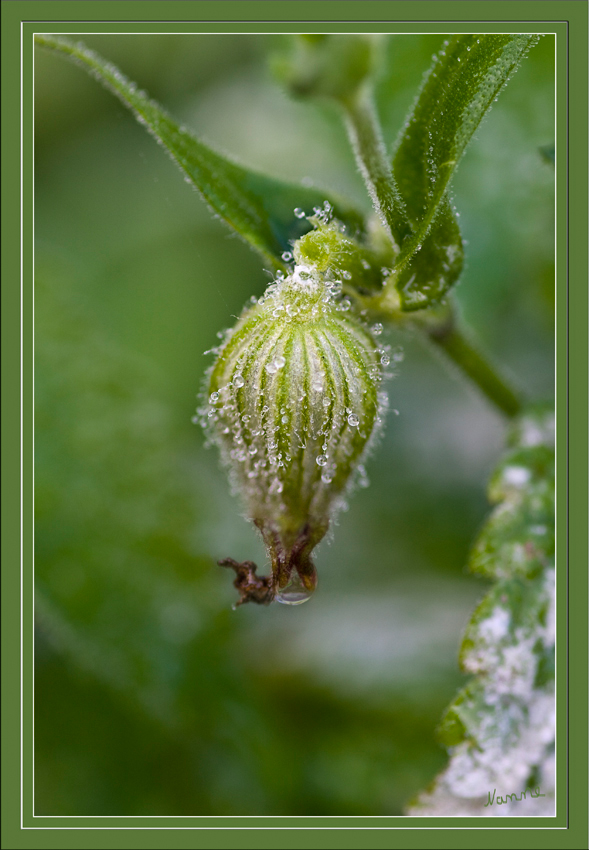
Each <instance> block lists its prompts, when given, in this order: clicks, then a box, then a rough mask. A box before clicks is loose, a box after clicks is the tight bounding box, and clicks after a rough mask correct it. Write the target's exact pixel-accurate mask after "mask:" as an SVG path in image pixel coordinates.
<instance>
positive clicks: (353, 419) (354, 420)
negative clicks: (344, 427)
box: [348, 413, 360, 428]
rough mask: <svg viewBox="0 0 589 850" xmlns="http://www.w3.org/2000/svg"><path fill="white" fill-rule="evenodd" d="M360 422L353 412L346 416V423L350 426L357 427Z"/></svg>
mask: <svg viewBox="0 0 589 850" xmlns="http://www.w3.org/2000/svg"><path fill="white" fill-rule="evenodd" d="M359 424H360V419H359V418H358V416H356V414H355V413H350V415H349V416H348V425H351V426H352V428H357V427H358V425H359Z"/></svg>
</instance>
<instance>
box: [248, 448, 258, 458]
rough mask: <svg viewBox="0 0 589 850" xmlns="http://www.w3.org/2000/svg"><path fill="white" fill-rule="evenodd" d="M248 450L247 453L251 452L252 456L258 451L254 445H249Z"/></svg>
mask: <svg viewBox="0 0 589 850" xmlns="http://www.w3.org/2000/svg"><path fill="white" fill-rule="evenodd" d="M248 451H249V453H250V454H251V456H252V457H253V456H254V455H257V453H258V449H257V448H256V446H250V447H249V449H248Z"/></svg>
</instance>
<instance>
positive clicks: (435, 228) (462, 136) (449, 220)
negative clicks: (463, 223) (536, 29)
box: [393, 34, 539, 310]
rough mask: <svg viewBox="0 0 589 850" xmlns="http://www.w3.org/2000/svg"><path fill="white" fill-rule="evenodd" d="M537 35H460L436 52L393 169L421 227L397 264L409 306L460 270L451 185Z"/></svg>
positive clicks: (424, 300) (440, 289)
mask: <svg viewBox="0 0 589 850" xmlns="http://www.w3.org/2000/svg"><path fill="white" fill-rule="evenodd" d="M538 39H539V36H537V35H528V34H520V35H505V34H501V35H481V34H479V35H477V34H474V35H455V36H453V37H452V38H451V39H450V40H449V41H447V42H445V43H444V46H443V48H442V50H441V52H440V55H439V56H438V57H434V64H433V66H432V68H431V69H430V72H429V75H428V77H427V79H426V81H425V83H424V85H423V88H422V90H421V93H420V95H419V98H418V100H417V103H416V105H415V108H414V110H413V113H412V114H411V115H410V116H409V118H408V120H407V122H406V124H405V130H404V132H403V134H402V136H401V140H400V143H399V145H398V147H397V150H396V153H395V155H394V158H393V174H394V177H395V180H396V182H397V185H398V188H399V191H400V193H401V197H402V198H403V201H404V204H405V209H406V213H407V216H408V219H409V222H410V223H411V226H412V228H413V231H414V235H413V236H412V237H410V238H408V239H407V240H406V241H405V243H404V245H403V246H402V250H401V253H400V255H399V257H398V259H397V263H396V267H395V271H396V273H397V280H396V286H397V288H398V290H399V294H400V296H401V302H402V304H403V306H404V308H405V309H409V310H411V309H418V308H421V307H424V306H427V305H428V303H430V302H431V301H435V300H437V299H439V298H440V297H441V296H442V295H443V294H444V293H445V292H446V291H447V290H448V288H449V287H450V286H451V285H452V283H454V282H455V280H456V279H457V277H458V275H459V274H460V270H461V267H462V240H461V239H460V232H459V229H458V225H457V223H456V221H455V218H454V214H453V212H452V210H451V207H450V204H449V201H448V196H447V192H448V187H449V184H450V181H451V179H452V176H453V174H454V172H455V170H456V167H457V165H458V163H459V161H460V159H461V157H462V155H463V153H464V151H465V149H466V146H467V145H468V143H469V141H470V140H471V138H472V136H473V134H474V132H475V131H476V129H477V127H478V126H479V124H480V122H481V120H482V118H483V116H484V115H485V114H486V112H487V111H488V110H489V108H490V107H491V105H492V104H493V102H494V101H495V100H496V98H497V95H498V94H499V92H500V91H501V89H502V88H503V87H504V86H505V85H506V83H507V82H508V80H509V79H510V77H511V75H512V74H513V73H514V71H515V70H516V69H517V66H518V65H519V63H520V62H521V60H522V58H523V57H524V56H525V54H526V53H527V51H528V50H529V49H530V47H532V46H533V45H534V44H536V42H537V41H538ZM419 248H421V255H420V256H417V255H416V252H417V251H418V249H419ZM448 252H449V253H448ZM445 253H446V258H445V259H444V254H445ZM448 259H450V262H448ZM440 262H441V265H440ZM444 264H445V265H448V266H449V268H447V269H446V268H444Z"/></svg>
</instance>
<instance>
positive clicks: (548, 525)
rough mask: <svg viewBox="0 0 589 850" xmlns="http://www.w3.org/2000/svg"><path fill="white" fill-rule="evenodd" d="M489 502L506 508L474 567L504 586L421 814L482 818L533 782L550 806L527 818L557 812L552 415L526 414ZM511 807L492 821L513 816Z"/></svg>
mask: <svg viewBox="0 0 589 850" xmlns="http://www.w3.org/2000/svg"><path fill="white" fill-rule="evenodd" d="M489 496H490V498H491V500H492V501H494V502H498V503H499V504H498V505H497V506H496V508H495V509H494V511H493V513H492V514H491V516H490V518H489V520H488V521H487V523H486V525H485V527H484V528H483V530H482V532H481V534H480V537H479V539H478V541H477V543H476V545H475V547H474V549H473V552H472V555H471V559H470V569H471V570H472V571H473V572H477V573H482V574H483V575H485V576H489V577H492V578H494V579H496V583H495V584H494V585H493V587H492V588H491V590H490V591H489V592H488V593H487V595H486V596H485V597H484V598H483V600H482V602H481V603H480V604H479V605H478V607H477V608H476V610H475V612H474V614H473V615H472V618H471V620H470V623H469V624H468V626H467V629H466V633H465V635H464V640H463V642H462V647H461V651H460V661H461V666H462V669H463V670H464V672H465V673H471V674H474V675H475V676H476V678H475V679H473V680H472V681H471V682H469V684H468V685H467V686H466V687H465V688H464V689H463V690H462V691H460V693H459V694H458V696H457V697H456V699H455V700H454V701H453V702H452V704H451V705H450V707H449V709H448V711H447V712H446V715H445V716H444V718H443V720H442V722H441V725H440V727H439V737H440V740H441V741H442V742H443V743H444V744H445V745H446V746H447V747H449V748H451V749H450V756H451V757H450V762H449V764H448V766H447V768H446V769H445V770H444V772H443V773H442V774H441V775H440V776H439V777H438V779H437V781H436V784H435V785H434V787H433V789H432V790H431V791H430V792H428V793H426V794H424V795H422V797H421V798H420V800H419V801H418V802H417V804H416V805H415V807H414V809H413V810H412V813H413V814H428V815H434V814H440V815H458V814H469V813H470V814H483V813H484V807H485V803H486V800H487V793H491V792H492V790H493V788H496V789H502V792H503V791H508V793H516V794H518V795H519V793H520V792H521V791H522V790H525V788H526V787H530V783H531V782H532V777H535V781H536V784H538V785H541V786H542V791H543V792H545V797H544V801H543V802H542V801H541V800H540V802H539V803H538V804H534V805H537V806H538V809H537V810H535V811H533V812H530V810H529V809H525V810H523V811H522V812H521V814H530V813H532V814H551V813H552V809H553V806H554V781H555V777H554V762H553V754H554V734H555V727H554V638H555V635H554V617H555V610H554V605H555V575H554V412H553V411H552V410H549V411H546V410H542V409H540V410H531V411H527V412H526V414H525V415H523V416H522V417H520V419H519V420H518V421H517V423H516V425H515V427H514V431H513V434H512V437H511V449H510V450H509V451H508V452H507V454H506V456H505V457H504V458H503V461H502V462H501V464H500V465H499V467H498V469H497V471H496V472H495V474H494V475H493V477H492V479H491V484H490V487H489ZM506 784H508V785H509V788H506V787H505V786H506ZM520 802H521V801H520ZM509 806H510V808H509V810H505V809H504V808H500V809H493V810H491V811H489V812H487V814H515V813H516V812H515V811H514V810H513V809H512V808H511V803H509ZM541 806H543V807H544V808H540V807H541ZM517 813H520V812H517Z"/></svg>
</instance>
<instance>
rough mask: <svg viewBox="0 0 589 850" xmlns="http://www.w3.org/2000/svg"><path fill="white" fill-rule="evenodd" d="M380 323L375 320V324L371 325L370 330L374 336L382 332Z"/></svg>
mask: <svg viewBox="0 0 589 850" xmlns="http://www.w3.org/2000/svg"><path fill="white" fill-rule="evenodd" d="M382 330H383V329H382V325H381V323H380V322H377V323H376V324H375V325H372V328H371V331H372V333H373V334H374V336H380V335H381V333H382Z"/></svg>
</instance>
